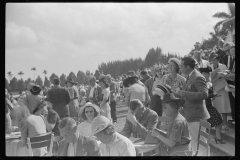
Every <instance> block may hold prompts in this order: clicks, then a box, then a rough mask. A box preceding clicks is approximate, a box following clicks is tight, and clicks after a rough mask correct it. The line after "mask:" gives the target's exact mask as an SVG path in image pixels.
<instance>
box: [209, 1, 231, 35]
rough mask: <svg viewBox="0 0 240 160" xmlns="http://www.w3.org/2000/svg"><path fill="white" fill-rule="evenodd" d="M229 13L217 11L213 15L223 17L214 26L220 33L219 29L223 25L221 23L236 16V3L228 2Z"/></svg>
mask: <svg viewBox="0 0 240 160" xmlns="http://www.w3.org/2000/svg"><path fill="white" fill-rule="evenodd" d="M227 5H228V13H225V12H217V13H215V14H214V15H213V17H214V18H220V19H223V20H221V21H220V22H218V23H217V24H215V26H214V27H213V28H214V30H215V31H216V32H217V33H218V30H219V28H220V26H221V24H222V23H223V22H224V21H226V20H229V19H231V18H233V17H235V3H228V4H227Z"/></svg>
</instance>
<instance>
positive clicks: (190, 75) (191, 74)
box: [188, 69, 194, 77]
mask: <svg viewBox="0 0 240 160" xmlns="http://www.w3.org/2000/svg"><path fill="white" fill-rule="evenodd" d="M193 71H194V69H193V70H192V72H191V73H189V75H188V77H190V76H191V75H192V73H193Z"/></svg>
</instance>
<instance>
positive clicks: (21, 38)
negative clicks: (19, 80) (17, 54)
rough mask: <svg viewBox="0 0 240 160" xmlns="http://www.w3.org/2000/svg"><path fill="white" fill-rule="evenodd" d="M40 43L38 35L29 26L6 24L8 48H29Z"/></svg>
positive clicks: (13, 23)
mask: <svg viewBox="0 0 240 160" xmlns="http://www.w3.org/2000/svg"><path fill="white" fill-rule="evenodd" d="M37 41H38V37H37V35H36V33H35V32H34V31H33V30H32V29H31V28H29V27H27V26H18V25H17V24H15V22H7V24H6V46H7V47H17V46H29V45H33V44H35V43H36V42H37Z"/></svg>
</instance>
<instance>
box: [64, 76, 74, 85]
mask: <svg viewBox="0 0 240 160" xmlns="http://www.w3.org/2000/svg"><path fill="white" fill-rule="evenodd" d="M68 82H70V83H72V84H73V85H74V84H75V82H74V80H73V79H72V78H71V77H70V78H68V79H67V81H66V82H65V84H67V83H68Z"/></svg>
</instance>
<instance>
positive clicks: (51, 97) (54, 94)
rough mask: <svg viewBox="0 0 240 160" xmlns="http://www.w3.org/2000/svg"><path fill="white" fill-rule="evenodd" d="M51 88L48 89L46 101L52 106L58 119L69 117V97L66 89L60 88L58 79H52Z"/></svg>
mask: <svg viewBox="0 0 240 160" xmlns="http://www.w3.org/2000/svg"><path fill="white" fill-rule="evenodd" d="M53 84H54V86H53V88H52V89H50V90H49V91H48V93H47V101H49V102H50V103H51V104H52V109H53V110H55V111H56V112H57V113H58V115H59V117H60V119H63V118H64V117H69V115H70V113H69V106H68V103H69V102H70V95H69V93H68V90H67V89H66V88H63V87H61V86H60V79H59V78H54V79H53Z"/></svg>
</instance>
